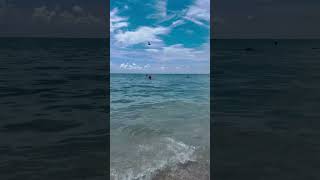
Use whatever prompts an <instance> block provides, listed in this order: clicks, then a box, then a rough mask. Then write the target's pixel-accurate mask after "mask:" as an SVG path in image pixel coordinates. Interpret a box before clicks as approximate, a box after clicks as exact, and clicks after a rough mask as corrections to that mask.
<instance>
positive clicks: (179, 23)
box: [170, 19, 185, 28]
mask: <svg viewBox="0 0 320 180" xmlns="http://www.w3.org/2000/svg"><path fill="white" fill-rule="evenodd" d="M184 23H185V22H184V20H181V19H179V20H176V21H173V22H172V24H171V26H170V27H172V28H175V27H177V26H180V25H182V24H184Z"/></svg>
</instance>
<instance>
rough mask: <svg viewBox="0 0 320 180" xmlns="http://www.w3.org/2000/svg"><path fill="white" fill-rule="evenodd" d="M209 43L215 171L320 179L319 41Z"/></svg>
mask: <svg viewBox="0 0 320 180" xmlns="http://www.w3.org/2000/svg"><path fill="white" fill-rule="evenodd" d="M211 46H213V49H212V50H213V51H212V52H211V56H212V61H211V62H212V63H211V65H212V73H213V78H212V79H211V81H212V83H211V85H212V86H213V96H211V97H212V103H211V107H212V109H211V110H212V114H213V116H212V122H213V130H212V131H211V134H212V136H213V138H212V140H213V155H212V161H213V162H214V164H213V166H212V170H213V177H214V178H215V179H216V180H220V179H223V180H234V179H237V180H242V179H243V180H248V179H254V180H255V179H273V180H278V179H279V180H284V179H290V180H300V179H319V178H320V175H319V173H318V169H319V167H320V163H319V162H320V156H319V152H320V141H319V139H320V134H319V129H320V121H319V119H320V93H319V92H320V41H319V40H278V45H275V43H274V40H217V41H213V42H212V43H211Z"/></svg>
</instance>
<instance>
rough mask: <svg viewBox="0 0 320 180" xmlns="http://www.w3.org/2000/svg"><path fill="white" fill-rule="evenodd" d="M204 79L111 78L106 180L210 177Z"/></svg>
mask: <svg viewBox="0 0 320 180" xmlns="http://www.w3.org/2000/svg"><path fill="white" fill-rule="evenodd" d="M209 80H210V79H209V75H187V74H171V75H163V74H161V75H160V74H154V75H152V80H149V79H147V78H146V76H145V75H144V74H111V80H110V81H111V84H110V85H111V86H110V91H111V101H110V103H111V104H110V108H111V119H110V123H111V131H110V132H111V137H110V138H111V144H110V151H111V154H110V155H111V162H110V165H111V179H121V180H122V179H157V178H160V179H161V178H164V177H167V176H170V177H176V178H174V179H188V178H190V177H193V178H195V177H196V178H197V179H208V178H209V160H210V156H209V154H210V147H209V146H210V144H209V143H210V139H209V137H210V117H209V116H210V114H209V111H210V106H209V104H210V103H209V92H210V82H209ZM189 167H190V168H191V167H192V168H191V169H193V171H189V172H187V171H186V170H187V168H189ZM199 174H200V175H199ZM177 176H179V178H178V177H177Z"/></svg>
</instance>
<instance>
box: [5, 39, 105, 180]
mask: <svg viewBox="0 0 320 180" xmlns="http://www.w3.org/2000/svg"><path fill="white" fill-rule="evenodd" d="M107 42H108V41H106V40H103V39H57V38H0V179H3V180H5V179H10V180H16V179H28V180H38V179H45V180H61V179H68V180H73V179H74V180H79V179H90V180H95V179H105V177H106V176H107V174H108V173H107V172H108V169H107V167H108V166H107V162H108V157H109V156H108V154H107V152H108V148H107V144H108V136H107V132H108V122H109V114H108V106H107V105H108V103H107V102H108V97H109V96H107V95H108V93H109V92H108V90H109V89H108V85H109V83H108V74H107V72H108V71H107V70H108V69H107V59H108V54H107V52H109V51H108V49H107V48H106V47H107V46H106V44H107Z"/></svg>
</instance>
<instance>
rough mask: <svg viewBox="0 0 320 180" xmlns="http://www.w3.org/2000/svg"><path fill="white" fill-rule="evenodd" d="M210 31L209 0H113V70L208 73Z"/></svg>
mask: <svg viewBox="0 0 320 180" xmlns="http://www.w3.org/2000/svg"><path fill="white" fill-rule="evenodd" d="M209 34H210V0H179V1H173V0H118V1H115V0H112V1H110V52H111V54H110V56H111V62H110V66H111V73H209V72H210V71H209V69H210V65H209V63H210V44H209ZM148 42H150V43H151V45H148Z"/></svg>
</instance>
